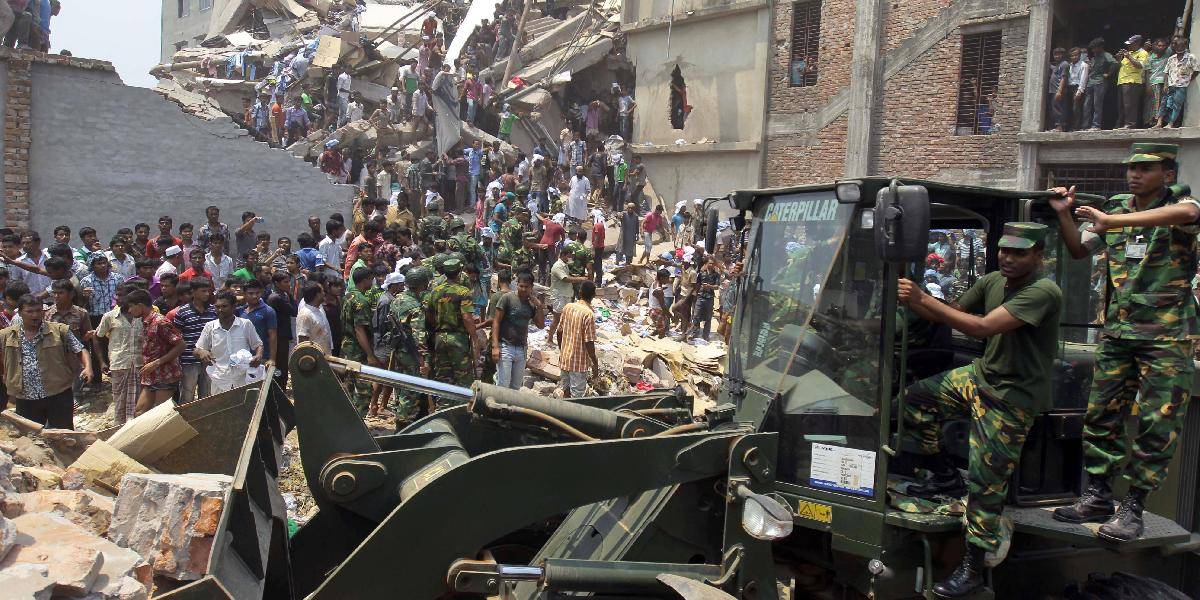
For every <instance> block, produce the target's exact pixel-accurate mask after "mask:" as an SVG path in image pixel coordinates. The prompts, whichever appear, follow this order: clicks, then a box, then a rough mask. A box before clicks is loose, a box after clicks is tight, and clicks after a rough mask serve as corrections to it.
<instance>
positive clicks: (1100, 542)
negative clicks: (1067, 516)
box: [886, 505, 1192, 552]
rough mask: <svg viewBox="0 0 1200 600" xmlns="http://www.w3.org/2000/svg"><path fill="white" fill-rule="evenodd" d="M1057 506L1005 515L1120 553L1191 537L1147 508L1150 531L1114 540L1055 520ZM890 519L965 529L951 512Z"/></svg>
mask: <svg viewBox="0 0 1200 600" xmlns="http://www.w3.org/2000/svg"><path fill="white" fill-rule="evenodd" d="M1055 508H1056V507H1054V506H1042V507H1024V508H1023V507H1019V506H1011V505H1009V506H1005V507H1004V514H1005V515H1007V516H1008V517H1009V518H1011V519H1012V520H1013V527H1014V530H1015V531H1016V532H1017V533H1024V534H1027V535H1036V536H1038V537H1044V538H1049V539H1054V540H1058V541H1061V542H1067V543H1070V544H1072V545H1075V546H1079V547H1089V548H1108V549H1110V550H1116V551H1117V552H1139V551H1142V550H1146V549H1148V548H1159V547H1162V546H1171V545H1175V544H1182V543H1184V542H1187V541H1188V540H1190V539H1191V537H1192V534H1191V533H1190V532H1188V531H1187V530H1186V529H1184V528H1183V527H1181V526H1180V525H1179V524H1178V523H1176V522H1175V521H1172V520H1171V519H1168V518H1166V517H1164V516H1161V515H1156V514H1154V513H1152V512H1150V511H1146V512H1145V513H1144V515H1143V519H1144V520H1145V522H1146V530H1145V531H1144V532H1143V533H1142V536H1141V537H1139V538H1138V539H1136V540H1130V541H1128V542H1114V541H1111V540H1107V539H1104V538H1102V537H1099V536H1097V535H1096V530H1097V529H1099V527H1100V524H1099V523H1085V524H1082V525H1077V524H1075V523H1063V522H1061V521H1055V520H1054V509H1055ZM886 522H887V523H888V524H889V525H895V526H897V527H903V528H905V529H910V530H913V531H920V532H925V533H939V532H950V531H958V530H960V529H961V528H962V517H959V516H950V515H934V514H919V513H906V512H901V511H890V512H888V514H887V517H886Z"/></svg>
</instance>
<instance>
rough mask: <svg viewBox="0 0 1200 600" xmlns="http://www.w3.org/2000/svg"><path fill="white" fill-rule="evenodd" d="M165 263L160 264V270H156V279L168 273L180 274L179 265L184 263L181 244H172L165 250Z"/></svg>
mask: <svg viewBox="0 0 1200 600" xmlns="http://www.w3.org/2000/svg"><path fill="white" fill-rule="evenodd" d="M163 257H164V259H163V264H161V265H159V266H158V270H157V271H155V272H154V278H155V279H162V276H163V275H166V274H167V273H174V274H176V275H178V274H179V265H182V264H183V249H182V248H180V247H179V246H171V247H169V248H167V249H166V251H164V252H163Z"/></svg>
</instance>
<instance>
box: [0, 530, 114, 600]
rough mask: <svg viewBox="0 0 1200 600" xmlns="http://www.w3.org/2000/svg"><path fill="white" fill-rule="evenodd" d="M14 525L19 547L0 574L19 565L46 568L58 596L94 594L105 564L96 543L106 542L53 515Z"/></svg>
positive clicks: (12, 553)
mask: <svg viewBox="0 0 1200 600" xmlns="http://www.w3.org/2000/svg"><path fill="white" fill-rule="evenodd" d="M13 521H14V523H15V524H16V526H17V544H18V545H17V546H16V547H15V548H13V549H12V550H10V551H9V553H8V556H5V557H4V560H3V561H0V572H3V571H4V570H7V569H8V568H10V567H13V566H15V565H34V566H44V567H46V568H48V569H49V577H50V580H51V581H53V582H54V593H55V594H56V595H59V594H63V595H71V596H81V595H83V594H86V593H88V592H89V591H91V589H92V584H94V583H95V582H96V577H97V576H98V575H99V574H100V566H101V564H102V563H103V561H104V556H103V554H102V553H101V552H100V550H99V549H98V548H96V542H104V541H105V540H102V539H100V538H97V537H96V536H94V535H92V534H91V532H89V531H87V530H85V529H83V528H82V527H79V526H78V525H75V524H74V523H72V522H70V521H68V520H66V519H64V518H62V517H60V516H58V515H56V514H52V513H36V514H30V515H22V516H20V517H17V518H16V519H13ZM106 543H107V542H106Z"/></svg>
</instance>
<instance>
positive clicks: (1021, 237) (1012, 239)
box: [999, 222, 1049, 250]
mask: <svg viewBox="0 0 1200 600" xmlns="http://www.w3.org/2000/svg"><path fill="white" fill-rule="evenodd" d="M1048 229H1049V228H1047V227H1046V226H1045V225H1042V224H1041V223H1025V222H1012V223H1005V224H1004V235H1003V236H1002V237H1001V238H1000V244H999V246H1000V247H1001V248H1017V249H1020V250H1025V249H1029V248H1033V247H1034V246H1037V245H1039V244H1045V243H1046V231H1048Z"/></svg>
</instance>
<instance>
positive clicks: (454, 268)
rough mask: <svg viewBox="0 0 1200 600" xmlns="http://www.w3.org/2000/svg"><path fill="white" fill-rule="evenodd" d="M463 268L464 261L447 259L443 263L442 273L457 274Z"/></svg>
mask: <svg viewBox="0 0 1200 600" xmlns="http://www.w3.org/2000/svg"><path fill="white" fill-rule="evenodd" d="M462 266H463V264H462V259H459V258H447V259H446V260H445V262H443V263H442V272H443V273H457V272H459V271H460V270H462Z"/></svg>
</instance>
